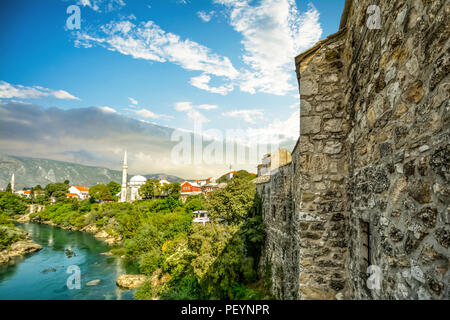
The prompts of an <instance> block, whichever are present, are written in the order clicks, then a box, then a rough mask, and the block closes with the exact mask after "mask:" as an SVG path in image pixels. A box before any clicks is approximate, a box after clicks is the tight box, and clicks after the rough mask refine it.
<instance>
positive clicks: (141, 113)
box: [129, 109, 173, 119]
mask: <svg viewBox="0 0 450 320" xmlns="http://www.w3.org/2000/svg"><path fill="white" fill-rule="evenodd" d="M129 111H132V112H134V113H136V114H137V115H139V116H141V117H144V118H150V119H172V118H173V117H171V116H168V115H165V114H157V113H154V112H153V111H150V110H147V109H138V110H129Z"/></svg>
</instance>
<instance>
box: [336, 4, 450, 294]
mask: <svg viewBox="0 0 450 320" xmlns="http://www.w3.org/2000/svg"><path fill="white" fill-rule="evenodd" d="M369 4H371V1H358V6H355V7H354V8H353V9H352V10H351V12H350V15H349V18H348V22H347V26H348V28H349V31H348V33H347V39H346V45H345V52H344V56H345V57H346V60H347V61H349V62H350V63H349V64H348V67H347V70H346V74H347V77H348V81H349V84H348V86H347V88H346V92H345V97H344V104H345V107H346V112H347V114H348V115H349V116H350V118H351V121H352V130H351V131H350V134H349V136H348V143H349V145H351V153H350V157H349V163H350V166H351V170H350V175H349V185H348V199H349V201H350V203H351V215H350V221H349V232H348V239H349V240H350V243H349V248H348V250H349V257H350V259H348V272H349V274H350V275H351V277H350V279H351V280H352V281H351V282H350V285H351V287H352V292H353V297H355V298H363V299H365V298H375V299H376V298H383V299H408V298H412V299H430V298H433V299H440V298H444V297H446V298H449V292H448V290H449V288H448V284H449V272H448V263H449V257H450V254H449V248H448V246H449V230H450V229H449V222H450V221H449V212H448V206H449V193H448V187H449V185H448V178H449V176H448V174H449V172H448V164H449V158H450V153H449V151H450V150H449V144H448V143H449V141H450V136H449V122H448V118H449V92H450V81H449V78H448V73H449V68H450V63H449V40H448V39H449V34H450V25H449V23H448V15H449V14H450V3H449V2H448V1H444V0H434V1H420V0H415V1H380V3H379V7H380V9H381V13H382V15H381V18H382V24H381V29H380V30H370V29H367V28H365V26H364V25H361V24H357V23H355V22H357V21H362V20H364V17H365V16H366V13H365V10H360V9H363V8H366V7H367V6H368V5H369ZM360 7H362V8H360ZM446 17H447V18H446ZM446 19H447V20H446ZM350 27H351V29H350ZM364 29H366V31H365V32H364ZM355 44H356V48H359V50H357V49H355ZM352 61H354V63H351V62H352ZM366 229H367V230H368V232H366V231H365V230H366ZM366 233H367V234H366ZM367 238H368V239H367ZM367 240H368V254H367V252H365V249H364V248H362V247H361V244H362V243H364V242H367ZM364 257H366V258H368V259H367V260H368V261H366V262H365V261H364V260H365V259H364ZM368 264H369V265H376V266H378V267H380V268H381V271H382V275H383V282H382V288H381V290H367V286H366V283H365V277H364V274H365V271H366V270H365V269H366V267H367V265H368ZM358 275H360V276H358Z"/></svg>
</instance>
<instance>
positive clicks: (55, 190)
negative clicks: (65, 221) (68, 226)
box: [45, 182, 69, 201]
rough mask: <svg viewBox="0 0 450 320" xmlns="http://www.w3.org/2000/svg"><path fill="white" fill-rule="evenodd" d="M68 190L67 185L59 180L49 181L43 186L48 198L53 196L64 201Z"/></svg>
mask: <svg viewBox="0 0 450 320" xmlns="http://www.w3.org/2000/svg"><path fill="white" fill-rule="evenodd" d="M68 192H69V185H67V184H65V183H61V182H57V183H49V184H48V185H46V186H45V194H46V195H47V197H49V198H55V200H56V201H65V200H66V199H67V197H66V193H68Z"/></svg>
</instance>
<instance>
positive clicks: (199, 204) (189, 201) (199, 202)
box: [184, 194, 206, 212]
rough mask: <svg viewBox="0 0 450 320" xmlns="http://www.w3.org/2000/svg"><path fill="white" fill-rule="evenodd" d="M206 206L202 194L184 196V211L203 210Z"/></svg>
mask: <svg viewBox="0 0 450 320" xmlns="http://www.w3.org/2000/svg"><path fill="white" fill-rule="evenodd" d="M205 206H206V200H205V196H204V195H203V194H199V195H195V196H192V195H189V196H187V198H186V202H185V204H184V208H185V210H186V212H193V211H197V210H204V209H205Z"/></svg>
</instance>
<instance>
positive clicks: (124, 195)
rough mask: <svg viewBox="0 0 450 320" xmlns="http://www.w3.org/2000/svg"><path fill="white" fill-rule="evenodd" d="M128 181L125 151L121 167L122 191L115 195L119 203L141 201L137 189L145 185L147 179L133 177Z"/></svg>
mask: <svg viewBox="0 0 450 320" xmlns="http://www.w3.org/2000/svg"><path fill="white" fill-rule="evenodd" d="M127 179H128V164H127V152H126V151H125V154H124V157H123V167H122V189H121V190H120V192H119V193H118V194H117V196H118V197H119V202H131V201H135V200H141V199H142V198H141V196H140V195H139V188H140V187H141V186H143V185H144V184H145V182H146V181H147V178H146V177H144V176H134V177H132V178H131V179H130V182H127Z"/></svg>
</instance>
